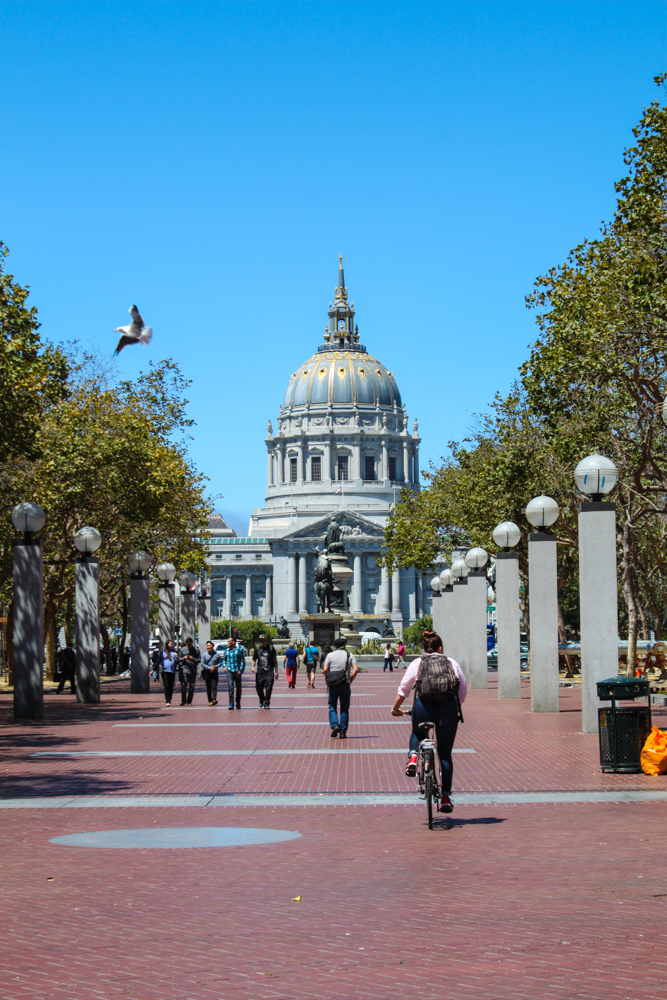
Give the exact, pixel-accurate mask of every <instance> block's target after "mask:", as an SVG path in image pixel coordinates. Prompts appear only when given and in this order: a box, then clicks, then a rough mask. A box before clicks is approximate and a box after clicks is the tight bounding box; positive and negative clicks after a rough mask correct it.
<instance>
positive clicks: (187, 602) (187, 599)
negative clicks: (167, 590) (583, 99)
mask: <svg viewBox="0 0 667 1000" xmlns="http://www.w3.org/2000/svg"><path fill="white" fill-rule="evenodd" d="M196 613H197V595H196V594H195V592H194V590H181V640H182V641H183V642H185V640H186V639H188V638H189V639H194V637H195V618H196ZM132 645H134V642H133V643H132Z"/></svg>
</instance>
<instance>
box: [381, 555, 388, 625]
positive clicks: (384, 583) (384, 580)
mask: <svg viewBox="0 0 667 1000" xmlns="http://www.w3.org/2000/svg"><path fill="white" fill-rule="evenodd" d="M389 611H390V608H389V575H388V574H387V567H386V566H383V567H382V568H381V570H380V614H382V615H388V614H389Z"/></svg>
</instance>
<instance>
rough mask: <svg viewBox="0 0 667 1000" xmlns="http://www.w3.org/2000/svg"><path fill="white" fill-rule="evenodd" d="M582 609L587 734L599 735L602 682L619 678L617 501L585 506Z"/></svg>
mask: <svg viewBox="0 0 667 1000" xmlns="http://www.w3.org/2000/svg"><path fill="white" fill-rule="evenodd" d="M579 608H580V613H581V702H582V731H583V732H584V733H597V731H598V708H599V707H600V704H601V702H600V701H598V696H597V683H598V681H603V680H606V679H607V677H617V676H618V584H617V576H616V504H614V503H598V502H595V503H580V504H579ZM531 628H532V626H531Z"/></svg>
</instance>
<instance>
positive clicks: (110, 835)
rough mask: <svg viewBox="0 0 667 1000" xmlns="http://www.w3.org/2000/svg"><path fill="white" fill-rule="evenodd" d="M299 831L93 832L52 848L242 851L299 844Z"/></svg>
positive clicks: (194, 828) (161, 829)
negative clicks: (287, 842)
mask: <svg viewBox="0 0 667 1000" xmlns="http://www.w3.org/2000/svg"><path fill="white" fill-rule="evenodd" d="M300 836H301V834H300V833H297V832H296V831H295V830H264V829H262V828H261V827H252V826H166V827H164V826H163V827H146V828H140V829H139V830H93V831H92V832H90V833H68V834H66V835H65V836H63V837H51V839H50V843H51V844H65V845H66V846H67V847H116V848H121V849H126V850H141V849H149V848H156V847H157V848H173V847H241V846H244V845H246V844H276V843H279V842H280V841H282V840H295V839H296V838H297V837H300Z"/></svg>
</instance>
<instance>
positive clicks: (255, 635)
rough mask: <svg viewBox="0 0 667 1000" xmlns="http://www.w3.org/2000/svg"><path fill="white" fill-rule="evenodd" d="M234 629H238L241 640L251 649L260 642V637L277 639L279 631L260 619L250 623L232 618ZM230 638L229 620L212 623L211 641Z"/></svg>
mask: <svg viewBox="0 0 667 1000" xmlns="http://www.w3.org/2000/svg"><path fill="white" fill-rule="evenodd" d="M232 628H233V629H234V628H236V629H238V632H239V639H240V640H241V642H242V643H243V645H244V646H246V647H248V648H251V647H252V646H256V645H257V644H258V642H259V637H260V635H265V636H266V637H267V639H275V638H276V636H277V635H278V629H277V628H274V626H273V625H267V624H266V622H263V621H260V619H259V618H251V619H250V620H249V621H235V620H234V619H233V618H232ZM228 637H229V620H227V621H224V622H211V639H216V640H218V639H227V638H228Z"/></svg>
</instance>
